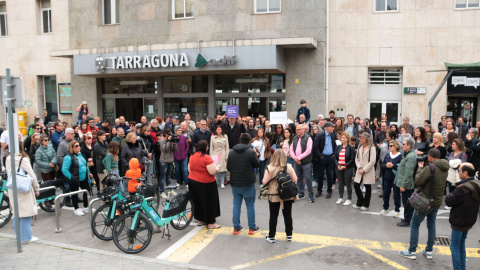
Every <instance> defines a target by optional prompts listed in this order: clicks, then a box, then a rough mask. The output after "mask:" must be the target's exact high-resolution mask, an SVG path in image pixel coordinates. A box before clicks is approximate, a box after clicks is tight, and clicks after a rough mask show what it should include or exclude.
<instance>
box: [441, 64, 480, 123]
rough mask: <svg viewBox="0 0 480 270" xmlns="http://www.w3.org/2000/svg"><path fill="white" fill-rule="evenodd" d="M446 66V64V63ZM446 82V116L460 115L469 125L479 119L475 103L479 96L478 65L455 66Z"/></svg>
mask: <svg viewBox="0 0 480 270" xmlns="http://www.w3.org/2000/svg"><path fill="white" fill-rule="evenodd" d="M447 67H448V65H447ZM456 69H458V70H457V71H454V72H453V73H452V76H451V77H450V78H449V79H448V82H447V113H446V115H447V117H452V118H453V119H455V120H457V119H458V117H460V116H462V117H463V118H464V121H465V122H466V124H467V125H468V126H469V127H475V124H476V122H477V121H479V120H480V116H479V115H478V113H480V112H479V111H478V110H477V104H478V102H479V98H480V65H479V66H478V67H476V66H471V64H470V65H466V66H464V67H461V68H460V67H456Z"/></svg>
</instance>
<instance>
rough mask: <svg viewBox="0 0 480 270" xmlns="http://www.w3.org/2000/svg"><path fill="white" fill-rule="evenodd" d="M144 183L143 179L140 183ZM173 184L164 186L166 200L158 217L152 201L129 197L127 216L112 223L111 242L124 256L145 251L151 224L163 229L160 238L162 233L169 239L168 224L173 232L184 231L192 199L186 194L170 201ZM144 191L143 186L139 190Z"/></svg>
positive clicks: (133, 196) (191, 208)
mask: <svg viewBox="0 0 480 270" xmlns="http://www.w3.org/2000/svg"><path fill="white" fill-rule="evenodd" d="M141 181H145V180H141ZM176 188H177V186H176V185H175V184H173V185H169V186H168V187H166V189H167V190H168V196H167V200H166V202H165V207H164V209H163V215H162V216H160V215H159V214H158V212H157V210H156V209H155V207H153V206H152V204H153V203H152V202H149V201H147V200H145V198H144V196H142V195H139V194H137V195H132V196H131V198H130V202H129V203H128V204H127V207H128V209H129V210H130V211H131V212H130V213H128V214H126V215H123V216H121V217H119V218H118V219H117V220H116V221H115V223H114V224H113V229H112V230H113V232H114V233H113V241H114V242H115V245H116V246H117V247H118V248H119V249H120V250H121V251H123V252H126V253H131V254H133V253H139V252H141V251H143V250H144V249H146V248H147V247H148V245H149V244H150V241H151V239H152V234H153V231H154V230H153V225H152V223H151V222H150V220H149V218H150V219H151V221H153V223H154V224H155V225H157V226H159V227H162V226H163V225H166V226H165V229H164V230H163V235H162V238H164V237H165V233H166V235H167V236H168V239H170V236H171V235H170V229H169V226H168V225H169V224H170V225H172V227H173V228H174V229H176V230H183V229H185V228H187V227H188V226H189V225H190V223H191V222H192V219H193V210H194V205H193V200H192V199H191V198H190V192H188V191H187V192H184V193H181V194H177V195H176V196H175V197H174V198H173V199H172V201H170V200H169V199H170V192H171V191H172V190H173V189H176ZM140 189H141V190H143V189H146V187H145V185H142V186H141V187H140Z"/></svg>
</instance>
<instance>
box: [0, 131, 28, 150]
mask: <svg viewBox="0 0 480 270" xmlns="http://www.w3.org/2000/svg"><path fill="white" fill-rule="evenodd" d="M8 132H9V131H8V130H5V131H3V133H2V136H0V143H4V144H5V145H6V146H8V144H9V143H10V140H9V139H8ZM18 134H19V135H22V133H20V131H18ZM20 141H21V142H23V137H22V136H20Z"/></svg>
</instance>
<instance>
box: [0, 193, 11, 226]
mask: <svg viewBox="0 0 480 270" xmlns="http://www.w3.org/2000/svg"><path fill="white" fill-rule="evenodd" d="M12 215H13V213H12V210H10V199H9V198H8V196H7V195H5V194H3V198H2V202H1V204H0V228H1V227H3V226H5V225H6V224H7V223H8V222H9V221H10V219H11V218H12Z"/></svg>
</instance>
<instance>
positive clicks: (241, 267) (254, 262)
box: [230, 245, 326, 270]
mask: <svg viewBox="0 0 480 270" xmlns="http://www.w3.org/2000/svg"><path fill="white" fill-rule="evenodd" d="M324 247H326V246H323V245H319V246H313V247H308V248H302V249H299V250H295V251H292V252H288V253H284V254H280V255H275V256H272V257H269V258H266V259H261V260H258V261H253V262H249V263H244V264H240V265H236V266H232V267H230V269H232V270H238V269H244V268H247V267H252V266H255V265H259V264H262V263H267V262H271V261H275V260H278V259H283V258H286V257H290V256H293V255H298V254H302V253H305V252H309V251H311V250H315V249H320V248H324Z"/></svg>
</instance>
